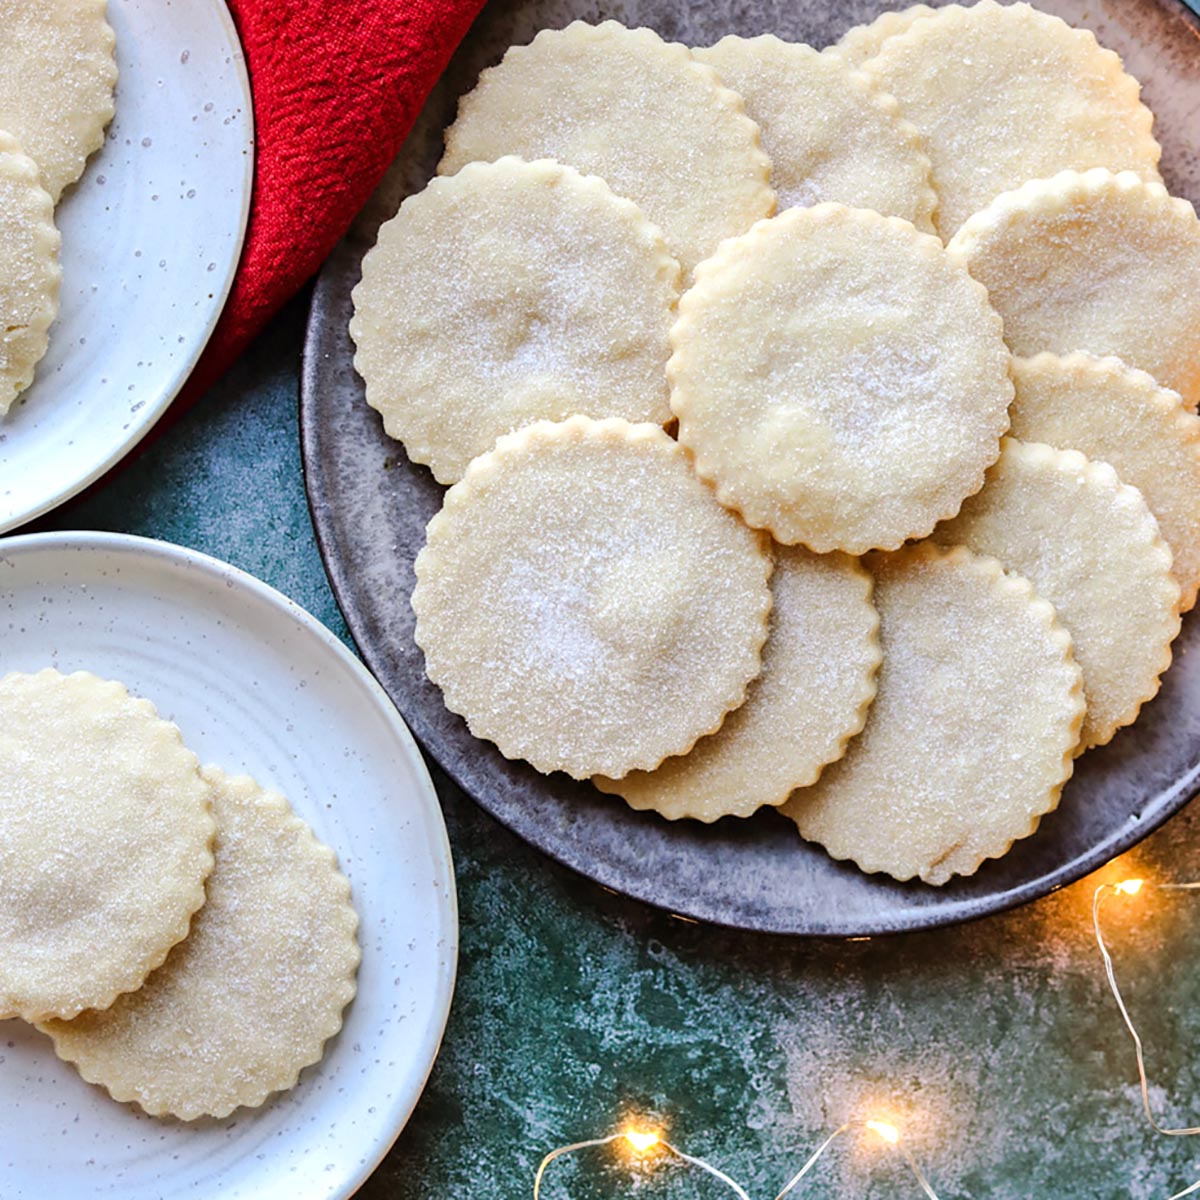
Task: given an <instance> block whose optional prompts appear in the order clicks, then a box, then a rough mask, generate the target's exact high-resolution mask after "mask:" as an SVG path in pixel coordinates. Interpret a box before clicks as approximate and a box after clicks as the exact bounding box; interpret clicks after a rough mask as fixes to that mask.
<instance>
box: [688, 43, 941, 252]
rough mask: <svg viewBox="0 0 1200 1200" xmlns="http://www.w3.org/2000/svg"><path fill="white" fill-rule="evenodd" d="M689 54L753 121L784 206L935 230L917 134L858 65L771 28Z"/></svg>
mask: <svg viewBox="0 0 1200 1200" xmlns="http://www.w3.org/2000/svg"><path fill="white" fill-rule="evenodd" d="M692 54H693V55H694V56H695V57H696V58H698V59H699V60H700V61H701V62H706V63H708V64H709V65H710V66H712V67H714V68H716V71H717V74H718V75H720V76H721V80H722V82H724V83H725V84H727V85H728V86H729V87H731V88H733V89H734V91H736V92H737V93H738V95H739V96H741V97H742V99H743V100H744V101H745V103H746V112H747V113H748V114H749V115H750V117H751V118H753V120H755V121H756V122H757V123H758V126H759V128H760V129H761V130H762V142H763V148H764V149H765V150H766V152H767V154H768V156H769V157H770V159H771V186H772V187H774V189H775V193H776V195H777V196H778V198H779V207H780V208H791V207H792V206H794V205H812V204H819V203H820V202H821V201H823V200H836V201H838V202H839V203H841V204H849V205H851V206H852V207H854V208H872V209H874V210H875V211H876V212H881V213H884V214H886V215H887V216H893V217H903V218H904V219H905V220H907V221H911V222H912V223H913V224H914V225H916V227H917V228H918V229H921V230H924V231H925V232H926V233H932V232H933V210H934V207H935V206H936V204H937V196H936V195H934V191H933V188H932V187H931V186H930V182H929V171H930V164H929V158H928V156H927V155H926V154H925V151H924V148H923V146H922V143H921V139H920V136H919V135H918V133H917V131H916V129H914V128H913V126H912V125H911V124H910V123H909V122H908V121H906V120H904V119H903V118H902V117H901V115H900V111H899V107H898V106H897V104H896V101H895V100H894V99H893V98H892V97H891V96H888V95H886V94H885V93H883V92H881V91H879V90H878V89H876V88H875V87H873V86H872V84H871V82H870V80H869V79H868V78H867V77H866V76H865V75H863V74H862V73H861V72H860V71H855V70H852V69H851V68H850V67H849V66H848V65H847V64H846V63H845V62H844V61H842V60H841V59H839V58H837V57H835V56H834V55H830V54H820V53H818V52H817V51H816V50H814V49H813V48H812V47H811V46H803V45H798V44H796V43H794V42H784V41H780V39H779V38H777V37H774V36H773V35H771V34H765V35H763V36H762V37H755V38H740V37H725V38H722V39H721V40H720V41H719V42H718V43H717V44H716V45H715V46H711V47H709V48H708V49H706V50H693V51H692Z"/></svg>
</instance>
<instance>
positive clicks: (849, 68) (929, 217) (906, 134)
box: [692, 5, 938, 236]
mask: <svg viewBox="0 0 1200 1200" xmlns="http://www.w3.org/2000/svg"><path fill="white" fill-rule="evenodd" d="M918 7H922V8H923V7H924V5H918ZM931 11H932V10H931ZM884 15H885V16H895V15H896V14H894V13H885V14H884ZM881 19H882V18H881ZM731 40H732V41H737V42H747V43H750V44H754V43H756V42H757V43H760V44H763V45H770V46H771V47H772V49H774V48H775V47H783V48H785V49H788V50H807V51H810V52H811V53H812V54H813V55H815V56H816V57H818V58H822V57H823V58H826V59H828V60H836V65H837V66H838V67H840V68H841V73H842V76H843V78H844V79H845V81H846V87H847V88H848V89H850V90H851V91H852V92H854V93H855V94H856V95H857V96H858V97H859V98H860V99H862V100H863V101H865V102H866V103H868V104H871V105H872V106H874V107H875V108H877V109H878V110H879V111H880V112H881V113H883V115H884V116H885V117H886V118H887V119H888V122H889V123H890V124H891V126H892V127H893V128H894V129H895V130H896V133H897V141H898V142H901V143H903V145H904V147H905V148H906V149H907V151H908V154H909V157H910V158H911V159H912V160H914V161H915V162H916V163H917V164H918V166H919V167H920V168H921V170H922V174H923V175H924V177H925V186H924V188H923V189H922V199H921V203H920V206H919V212H918V218H919V220H917V221H914V222H913V224H914V225H915V226H916V228H917V229H918V231H919V232H921V233H929V234H934V235H935V236H936V232H937V231H936V227H935V225H934V220H933V218H934V214H935V213H936V212H937V204H938V197H937V192H936V191H934V188H933V162H932V161H931V160H930V158H929V155H928V154H926V153H925V139H924V138H923V137H922V136H921V133H920V130H918V129H917V127H916V126H915V125H914V124H913V123H912V122H911V121H910V120H908V118H907V117H905V115H904V113H903V112H902V111H901V109H900V103H899V101H898V100H897V99H896V97H895V96H893V95H892V94H891V92H888V91H885V90H884V89H883V88H882V87H880V86H879V85H878V84H877V83H876V82H875V81H874V80H873V79H872V78H871V77H870V76H869V75H868V74H867V73H866V72H865V71H861V70H859V68H858V65H857V64H855V63H851V62H849V61H848V60H847V59H846V58H844V57H843V56H841V55H838V54H834V53H833V52H832V48H830V49H828V50H824V51H820V50H814V49H813V48H812V47H811V46H806V45H804V44H802V43H799V42H786V41H784V40H783V39H782V38H780V37H777V36H776V35H775V34H773V33H763V34H759V35H758V36H757V37H748V38H743V37H739V36H738V35H737V34H732V33H731V34H726V35H725V37H723V38H721V39H720V40H719V41H717V42H714V43H713V45H712V46H710V47H705V48H703V49H701V50H699V51H697V50H693V51H692V54H693V56H695V55H696V54H697V53H703V52H704V50H705V49H710V50H715V49H716V48H717V47H718V46H720V45H721V42H727V41H731ZM701 61H703V60H701ZM708 65H710V66H711V65H712V64H708ZM713 69H714V70H716V71H717V74H718V76H719V75H720V69H719V68H717V67H714V68H713ZM742 103H743V107H744V105H745V101H744V100H743V102H742ZM747 115H749V114H748V113H747ZM750 119H751V120H753V119H754V118H753V117H751V118H750ZM760 135H761V130H760ZM768 157H769V156H768ZM809 207H815V206H811V205H810V206H809ZM783 211H786V209H785V210H783Z"/></svg>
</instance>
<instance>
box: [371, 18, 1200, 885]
mask: <svg viewBox="0 0 1200 1200" xmlns="http://www.w3.org/2000/svg"><path fill="white" fill-rule="evenodd" d="M1152 124H1153V117H1152V114H1151V113H1150V111H1149V109H1147V108H1146V107H1145V105H1144V104H1142V102H1141V100H1140V88H1139V86H1138V84H1137V82H1136V81H1135V80H1134V79H1132V78H1131V77H1130V76H1129V75H1127V74H1126V73H1125V71H1124V70H1123V67H1122V64H1121V62H1120V59H1119V58H1118V57H1117V56H1116V55H1115V54H1113V53H1112V52H1111V51H1108V50H1105V49H1102V48H1101V47H1100V46H1099V45H1098V44H1097V42H1096V40H1095V38H1094V37H1093V35H1092V34H1091V33H1090V32H1087V31H1085V30H1078V29H1073V28H1071V27H1070V26H1068V25H1067V24H1065V23H1064V22H1062V21H1061V20H1059V19H1057V18H1056V17H1052V16H1049V15H1047V14H1044V13H1041V12H1038V11H1037V10H1036V9H1034V8H1032V7H1030V6H1029V5H1028V4H1023V3H1018V4H1012V5H1000V4H997V3H994V2H993V0H981V2H980V3H978V4H976V5H974V6H971V7H963V6H958V5H950V6H948V7H945V8H940V9H937V10H933V9H930V8H927V7H925V6H923V5H921V6H917V7H916V8H913V9H911V10H909V11H907V12H904V13H894V14H887V15H886V16H884V17H881V18H880V19H879V20H878V21H876V22H875V23H874V24H872V25H869V26H864V27H860V28H856V29H853V30H851V31H850V32H849V33H847V34H846V36H845V37H844V38H843V40H842V41H841V43H839V44H838V45H837V46H834V47H831V48H829V49H828V50H826V51H823V52H817V51H815V50H813V49H811V48H810V47H807V46H801V45H794V44H789V43H785V42H782V41H780V40H779V39H777V38H775V37H771V36H765V37H757V38H750V39H743V38H737V37H727V38H724V39H723V40H721V41H720V42H718V43H717V44H716V45H715V46H711V47H708V48H705V49H694V50H689V49H687V48H685V47H683V46H679V45H672V44H668V43H665V42H663V41H662V40H661V39H660V38H658V37H657V35H655V34H654V33H652V32H651V31H649V30H646V29H635V30H630V29H625V28H623V27H622V26H620V25H617V24H616V23H614V22H606V23H604V24H602V25H599V26H589V25H585V24H581V23H576V24H574V25H571V26H569V27H567V28H566V29H563V30H559V31H545V32H542V33H541V34H539V35H538V36H537V37H536V38H535V39H534V41H533V42H532V43H531V44H530V45H528V46H520V47H514V48H512V49H511V50H509V52H508V53H507V54H506V55H505V56H504V59H503V60H502V61H501V62H500V63H499V64H498V65H497V66H495V67H492V68H490V69H489V70H487V71H485V72H484V73H483V75H482V76H481V77H480V80H479V83H478V86H477V87H476V88H475V90H474V91H473V92H471V93H470V94H468V95H466V96H464V97H463V99H462V101H461V103H460V106H459V112H458V117H457V120H456V121H455V122H454V124H453V125H452V126H451V127H450V128H449V129H448V130H447V133H446V149H445V155H444V157H443V159H442V162H441V165H440V168H439V176H438V177H437V178H436V179H434V180H433V181H432V182H431V183H430V184H429V186H428V187H427V188H426V189H425V190H424V191H423V192H421V193H419V194H416V195H412V196H410V197H408V198H407V199H406V200H405V201H404V203H403V204H402V205H401V207H400V210H399V212H398V213H397V214H396V216H395V217H394V218H393V219H392V220H391V221H389V222H387V223H386V224H385V225H384V226H383V227H382V229H381V230H380V233H379V240H378V243H377V245H376V246H375V247H374V249H373V250H371V252H370V253H369V254H368V255H367V256H366V258H365V260H364V263H363V278H362V281H361V283H360V284H359V286H358V287H357V288H356V289H355V294H354V300H355V313H354V317H353V321H352V323H351V333H352V335H353V337H354V340H355V343H356V346H357V355H356V359H355V361H356V365H357V367H358V370H359V372H360V373H361V374H362V376H363V378H364V380H365V382H366V395H367V400H368V402H369V403H370V404H371V405H372V406H373V407H374V408H376V409H377V410H378V411H379V412H380V414H381V415H382V417H383V422H384V428H385V429H386V430H387V432H388V433H389V434H391V435H392V436H393V437H395V438H398V439H399V440H400V441H402V442H403V443H404V446H405V449H406V451H407V453H408V455H409V457H410V459H412V460H413V461H415V462H417V463H424V464H427V465H428V466H429V468H430V469H431V471H432V472H433V474H434V476H435V478H436V479H437V480H438V481H439V482H441V483H444V484H447V485H450V487H449V490H448V491H447V493H446V496H445V502H444V505H443V508H442V510H441V512H439V513H438V514H437V515H436V516H435V517H434V519H433V520H432V521H431V522H430V524H429V529H428V535H427V544H426V546H425V548H424V549H423V551H422V552H421V554H420V555H419V557H418V559H417V563H416V574H417V584H416V589H415V591H414V594H413V597H412V604H413V608H414V610H415V612H416V617H417V625H416V638H417V641H418V643H419V645H420V646H421V648H422V649H423V651H424V653H425V659H426V668H427V671H428V674H429V677H430V679H432V680H433V681H434V682H435V683H436V684H438V685H439V686H440V687H441V689H442V691H443V694H444V697H445V701H446V704H447V706H448V707H449V708H450V709H451V710H452V711H454V712H456V713H459V714H461V715H462V716H463V717H465V719H466V720H467V722H468V723H469V725H470V728H471V730H472V731H473V732H474V733H475V734H476V735H477V736H479V737H481V738H486V739H488V740H489V741H491V742H493V743H495V745H496V746H497V747H498V748H499V749H500V751H501V752H502V753H504V754H505V755H507V756H508V757H511V758H521V759H525V760H527V761H528V762H530V763H532V764H533V766H535V767H536V768H537V769H538V770H540V771H544V772H552V771H560V770H561V771H566V772H567V773H569V774H570V775H572V776H574V777H575V778H577V779H591V780H593V782H594V783H595V784H596V786H597V787H599V788H601V789H602V790H603V791H605V792H610V793H614V794H616V795H619V796H621V797H623V798H624V799H625V800H626V801H627V802H628V803H629V804H631V805H632V806H634V807H635V808H639V809H653V810H656V811H657V812H659V813H661V814H662V815H663V816H665V817H668V818H672V819H674V818H694V819H698V820H702V821H713V820H716V819H718V818H721V817H727V816H732V817H747V816H750V815H751V814H752V813H754V812H755V811H757V810H758V809H759V808H761V807H763V806H773V807H777V808H780V809H781V810H782V811H783V812H784V813H786V814H787V815H788V816H789V817H791V818H792V819H793V820H794V822H795V823H796V826H797V828H798V829H799V831H800V833H801V835H802V836H803V837H804V838H806V839H809V840H811V841H814V842H818V843H820V844H821V845H823V846H824V847H825V848H826V849H827V850H828V851H829V853H830V854H832V855H833V856H835V857H837V858H839V859H848V860H851V861H853V862H855V863H857V864H858V866H859V867H861V868H862V869H863V870H864V871H869V872H886V873H887V874H890V875H892V876H894V877H895V878H897V879H902V880H903V879H911V878H915V877H919V878H921V879H923V880H925V881H926V882H928V883H933V884H941V883H944V882H946V881H947V880H949V879H950V878H951V877H953V876H955V875H962V874H970V873H971V872H973V871H975V870H976V869H977V868H978V867H979V865H980V863H981V862H983V861H984V860H985V859H987V858H992V857H997V856H999V855H1002V854H1004V853H1005V852H1006V851H1007V850H1008V849H1009V848H1010V847H1011V846H1012V844H1013V842H1014V841H1015V840H1016V839H1019V838H1023V837H1026V836H1028V835H1029V834H1031V833H1033V831H1034V830H1035V829H1036V827H1037V825H1038V822H1039V821H1040V819H1041V817H1042V816H1043V815H1045V814H1046V813H1047V812H1049V811H1051V810H1052V809H1053V808H1054V807H1055V806H1056V805H1057V804H1058V801H1059V796H1060V792H1061V790H1062V787H1063V785H1064V783H1065V782H1066V781H1067V779H1068V778H1069V777H1070V775H1071V773H1072V768H1073V763H1074V760H1075V758H1076V756H1077V755H1078V754H1080V753H1081V752H1083V751H1084V750H1086V749H1088V748H1090V747H1093V746H1099V745H1102V744H1104V743H1105V742H1107V741H1109V740H1110V739H1111V738H1112V737H1113V735H1114V734H1115V733H1116V731H1117V730H1118V729H1120V728H1121V727H1122V726H1125V725H1129V724H1130V723H1131V722H1133V721H1134V719H1135V718H1136V716H1137V714H1138V711H1139V709H1140V708H1141V706H1142V704H1143V703H1144V702H1145V701H1147V700H1148V699H1150V698H1151V697H1152V696H1153V695H1154V694H1155V692H1156V691H1157V690H1158V687H1159V681H1160V677H1161V675H1162V673H1163V671H1164V670H1166V668H1167V666H1168V665H1169V663H1170V661H1171V649H1170V647H1171V642H1172V640H1173V639H1174V637H1175V635H1176V634H1177V632H1178V630H1179V625H1180V613H1181V612H1183V611H1184V610H1186V609H1188V608H1190V607H1191V606H1192V604H1193V603H1194V602H1195V598H1196V594H1197V590H1198V588H1200V418H1198V417H1197V416H1196V415H1195V409H1196V406H1197V403H1198V402H1200V222H1198V221H1197V218H1196V215H1195V212H1194V211H1193V209H1192V207H1191V205H1190V204H1188V203H1187V202H1186V201H1183V200H1179V199H1174V198H1172V197H1171V196H1170V195H1168V193H1167V190H1166V188H1165V187H1164V185H1163V183H1162V182H1161V179H1160V177H1159V174H1158V160H1159V154H1160V150H1159V146H1158V143H1157V142H1156V140H1155V138H1154V136H1153V134H1152Z"/></svg>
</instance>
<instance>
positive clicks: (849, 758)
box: [783, 542, 1084, 884]
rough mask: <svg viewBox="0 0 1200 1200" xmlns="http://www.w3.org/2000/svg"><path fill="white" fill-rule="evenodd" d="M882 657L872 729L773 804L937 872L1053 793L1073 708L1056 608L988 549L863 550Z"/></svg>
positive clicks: (962, 864)
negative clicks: (810, 781) (867, 554)
mask: <svg viewBox="0 0 1200 1200" xmlns="http://www.w3.org/2000/svg"><path fill="white" fill-rule="evenodd" d="M867 565H868V567H869V569H870V570H871V572H872V574H873V575H874V576H875V603H876V606H877V607H878V609H879V618H880V641H881V643H882V647H883V664H882V666H881V667H880V670H879V691H878V694H877V695H876V697H875V702H874V703H873V704H872V706H871V710H870V712H869V713H868V715H867V724H866V728H865V729H864V730H863V732H862V733H861V734H860V735H859V737H858V738H857V739H856V740H855V741H854V742H852V743H851V745H850V747H849V749H848V750H847V752H846V756H845V757H844V758H842V759H841V760H840V761H838V762H836V763H834V764H833V765H832V766H830V767H828V768H827V769H826V770H825V772H824V774H823V775H822V776H821V778H820V779H819V780H818V781H817V783H816V784H815V785H814V786H813V787H811V788H804V789H801V790H800V791H797V792H796V793H794V794H793V796H792V798H791V799H790V800H789V801H788V803H787V804H786V805H785V806H784V808H783V811H784V812H785V813H786V814H787V815H788V816H789V817H791V818H792V820H794V821H795V822H796V826H797V828H798V829H799V830H800V833H801V835H802V836H803V837H805V838H807V839H809V840H810V841H814V842H820V843H821V845H823V846H824V847H825V848H826V849H827V850H828V851H829V853H830V854H832V855H833V857H834V858H843V859H851V860H853V861H854V862H855V863H856V864H857V865H858V866H859V867H861V868H862V869H863V870H864V871H881V872H886V873H887V874H889V875H892V876H893V877H895V878H896V879H912V878H913V877H915V876H920V878H921V879H923V880H924V881H925V882H926V883H933V884H942V883H946V882H947V881H948V880H949V879H950V878H951V877H952V876H954V875H970V874H972V873H973V872H974V871H975V870H976V869H977V868H978V867H979V864H980V863H981V862H983V860H984V859H986V858H998V857H999V856H1000V855H1002V854H1004V853H1005V852H1006V851H1007V850H1008V849H1009V847H1010V846H1011V845H1012V843H1013V841H1014V840H1015V839H1017V838H1024V837H1028V836H1029V835H1030V834H1031V833H1033V832H1034V830H1035V829H1036V828H1037V826H1038V822H1039V821H1040V820H1041V818H1042V817H1043V816H1044V815H1045V814H1046V813H1048V812H1050V811H1051V810H1052V809H1054V808H1056V807H1057V806H1058V797H1059V793H1060V792H1061V790H1062V785H1063V784H1064V783H1065V782H1066V781H1067V779H1069V778H1070V776H1071V772H1072V767H1073V754H1074V751H1075V746H1076V743H1077V742H1078V740H1079V730H1080V724H1081V721H1082V719H1083V709H1084V706H1083V688H1082V681H1081V675H1080V671H1079V667H1078V666H1077V665H1076V663H1075V661H1074V659H1073V658H1072V656H1071V639H1070V638H1069V637H1068V635H1067V633H1066V631H1065V630H1064V629H1063V627H1062V626H1061V625H1060V624H1059V622H1058V620H1057V618H1056V617H1055V614H1054V610H1053V609H1052V608H1051V607H1050V605H1049V604H1047V603H1046V601H1045V600H1042V599H1040V598H1039V597H1038V596H1037V595H1035V593H1034V590H1033V588H1032V587H1031V586H1030V584H1029V582H1028V581H1027V580H1025V579H1022V578H1020V577H1019V576H1009V575H1006V574H1005V573H1004V570H1003V568H1002V567H1001V565H1000V564H999V563H998V562H997V561H996V560H995V559H991V558H981V557H977V556H976V555H974V554H971V553H970V552H969V551H967V550H964V549H963V548H961V547H957V548H955V549H953V550H950V551H944V550H941V549H940V548H938V547H936V546H934V545H932V544H931V543H928V542H926V543H922V544H919V545H915V546H908V547H905V548H904V549H903V550H900V551H897V552H895V553H892V554H877V555H873V556H872V557H871V558H870V559H869V560H868V564H867Z"/></svg>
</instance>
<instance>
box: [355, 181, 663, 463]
mask: <svg viewBox="0 0 1200 1200" xmlns="http://www.w3.org/2000/svg"><path fill="white" fill-rule="evenodd" d="M678 294H679V264H678V263H676V261H675V260H674V259H673V258H672V257H671V256H670V255H669V254H668V253H667V248H666V244H665V243H664V242H663V239H662V234H661V233H660V232H659V231H658V229H657V228H656V227H655V226H653V225H651V224H650V222H649V221H647V220H646V218H645V217H643V216H642V214H641V212H640V211H639V210H638V208H637V206H636V205H635V204H634V203H633V202H632V201H630V200H624V199H620V198H618V197H616V196H614V195H613V194H612V192H611V191H610V190H609V188H608V185H607V184H606V183H605V182H604V181H603V180H602V179H597V178H596V177H595V176H583V175H580V174H579V173H578V172H577V171H575V170H574V169H573V168H571V167H562V166H559V165H558V164H557V163H553V162H546V161H542V162H534V163H526V162H522V161H521V160H520V159H517V158H502V159H501V160H500V161H499V162H496V163H470V164H468V165H467V166H465V167H464V168H463V169H462V170H461V171H460V172H459V173H458V174H457V175H454V176H451V177H449V178H440V179H435V180H433V182H432V183H431V184H430V185H429V187H427V188H426V189H425V191H423V192H421V193H419V194H418V195H415V196H410V197H409V198H408V199H407V200H405V201H404V203H403V204H402V205H401V206H400V211H399V213H397V215H396V216H395V217H394V218H393V219H392V220H391V221H388V222H387V224H385V225H384V226H383V228H382V229H380V231H379V241H378V243H377V244H376V246H375V248H374V249H373V250H371V251H370V253H368V254H367V256H366V258H365V259H364V260H363V277H362V282H361V283H360V284H359V285H358V286H357V287H356V288H355V289H354V306H355V307H354V319H353V320H352V321H351V322H350V333H351V335H352V336H353V338H354V340H355V342H356V344H357V346H358V352H357V354H356V355H355V359H354V363H355V366H356V367H357V368H358V370H359V373H360V374H361V375H362V377H363V378H364V379H365V380H366V384H367V402H368V403H369V404H370V405H371V407H372V408H376V409H378V410H379V411H380V412H381V413H382V414H383V424H384V428H385V429H386V430H387V432H388V433H389V434H391V436H392V437H394V438H399V440H400V441H402V442H403V443H404V446H405V449H406V450H407V451H408V456H409V458H410V459H412V460H413V461H414V462H420V463H427V464H428V465H429V466H430V467H431V468H432V470H433V474H434V476H435V477H436V478H437V480H438V481H439V482H440V483H454V482H456V481H457V480H459V479H461V478H462V474H463V472H464V471H465V470H466V469H467V463H469V462H470V461H471V459H473V458H475V457H476V456H477V455H479V454H482V453H483V452H484V451H485V450H490V449H491V448H492V445H493V444H494V443H495V441H496V439H497V438H498V437H499V436H500V435H501V434H504V433H510V432H512V430H514V429H519V428H520V427H521V426H522V425H528V424H530V423H531V422H533V421H536V420H538V419H541V418H545V419H547V420H561V419H563V418H565V417H569V416H571V415H572V414H574V413H582V414H585V415H587V416H591V417H625V418H627V419H628V420H631V421H654V422H657V423H658V424H664V423H665V422H667V421H668V420H670V418H671V409H670V406H669V405H668V403H667V380H666V375H665V374H664V367H665V365H666V361H667V356H668V354H669V352H670V351H669V345H668V341H667V333H668V331H669V329H670V326H671V321H672V320H673V317H674V306H675V301H676V299H677V298H678Z"/></svg>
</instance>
